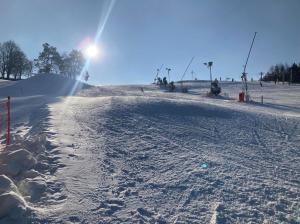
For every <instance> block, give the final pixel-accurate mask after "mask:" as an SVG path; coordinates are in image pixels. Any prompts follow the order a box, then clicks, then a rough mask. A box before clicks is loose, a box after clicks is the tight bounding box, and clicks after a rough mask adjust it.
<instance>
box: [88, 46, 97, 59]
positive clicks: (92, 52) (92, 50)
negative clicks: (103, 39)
mask: <svg viewBox="0 0 300 224" xmlns="http://www.w3.org/2000/svg"><path fill="white" fill-rule="evenodd" d="M98 55H99V48H98V46H96V45H94V44H93V45H89V46H88V47H87V48H86V49H85V56H86V57H87V58H91V59H92V58H96V57H97V56H98Z"/></svg>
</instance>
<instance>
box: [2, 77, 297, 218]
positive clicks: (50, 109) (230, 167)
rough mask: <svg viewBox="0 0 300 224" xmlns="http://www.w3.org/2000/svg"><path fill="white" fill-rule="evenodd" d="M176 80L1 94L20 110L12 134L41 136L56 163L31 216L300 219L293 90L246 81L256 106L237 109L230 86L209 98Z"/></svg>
mask: <svg viewBox="0 0 300 224" xmlns="http://www.w3.org/2000/svg"><path fill="white" fill-rule="evenodd" d="M185 85H186V86H188V87H189V90H190V91H189V93H187V94H184V93H180V92H176V93H168V92H165V91H164V90H162V89H159V88H158V87H156V86H152V85H145V86H138V85H135V86H106V87H104V86H103V87H90V88H88V89H85V90H83V91H81V92H80V93H79V94H78V95H77V96H67V97H66V96H65V95H64V96H62V97H61V96H60V95H57V96H53V95H52V96H49V94H44V96H40V95H43V94H41V93H39V96H36V95H35V96H29V95H27V96H26V97H23V98H22V97H15V98H13V101H14V102H15V105H16V106H15V107H16V108H17V107H20V108H22V107H24V110H25V111H26V109H25V108H31V109H28V111H27V112H26V113H25V114H28V118H30V119H27V120H26V118H23V119H21V118H18V117H22V116H21V113H18V112H17V111H16V112H15V118H16V120H18V119H19V120H20V122H21V120H22V122H21V123H20V122H15V127H16V130H18V131H16V132H18V133H23V132H25V133H29V134H27V135H38V134H40V133H44V134H46V135H47V138H48V140H49V141H50V144H49V145H48V146H47V150H48V152H49V155H48V156H49V157H50V158H51V157H52V158H53V160H51V159H50V161H54V160H55V161H57V162H56V163H55V164H54V166H57V167H56V169H55V172H54V173H53V172H52V173H51V174H47V173H46V175H53V176H54V177H55V182H56V184H54V183H52V182H51V181H49V183H48V182H47V185H48V186H47V189H48V190H46V192H45V196H44V197H43V198H42V199H41V200H40V201H39V202H36V203H33V204H32V206H33V207H36V208H39V209H37V210H36V211H34V216H33V217H35V218H34V221H36V222H37V223H300V218H299V217H300V182H299V180H300V152H299V145H300V86H299V85H292V86H288V85H287V84H285V85H282V84H279V85H276V86H275V85H274V84H273V83H263V88H261V87H260V85H259V83H250V93H251V95H252V98H253V99H254V100H257V101H259V102H260V96H261V95H264V104H260V103H255V102H253V103H250V104H243V103H238V102H237V100H236V99H237V96H238V92H239V91H240V88H241V85H240V83H222V88H223V92H224V93H225V95H223V96H221V97H217V98H208V97H206V92H207V91H208V86H209V84H208V83H207V82H190V83H185ZM141 87H143V90H144V92H142V91H141ZM7 88H8V87H7ZM0 93H2V92H1V89H0ZM23 99H25V102H26V103H27V104H28V105H30V106H28V105H27V106H25V105H22V102H23ZM30 99H31V100H30ZM32 99H34V100H32ZM31 102H32V103H31ZM34 102H36V103H34ZM41 105H43V106H41ZM32 111H34V113H35V114H36V115H34V114H32ZM25 127H26V129H25ZM24 130H25V131H24ZM25 136H26V134H25ZM52 165H53V164H52ZM58 183H59V184H58ZM58 186H59V187H58Z"/></svg>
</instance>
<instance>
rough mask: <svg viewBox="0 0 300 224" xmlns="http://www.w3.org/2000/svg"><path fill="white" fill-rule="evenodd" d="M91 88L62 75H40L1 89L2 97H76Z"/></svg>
mask: <svg viewBox="0 0 300 224" xmlns="http://www.w3.org/2000/svg"><path fill="white" fill-rule="evenodd" d="M89 87H91V86H90V85H87V84H85V83H82V82H80V81H76V80H73V79H69V78H66V77H63V76H62V75H57V74H40V75H36V76H33V77H31V78H28V79H24V80H20V81H16V82H14V83H13V84H11V85H9V86H4V87H3V88H0V97H3V96H14V97H17V96H33V95H50V96H66V95H74V94H75V93H77V92H78V91H79V90H81V89H86V88H89Z"/></svg>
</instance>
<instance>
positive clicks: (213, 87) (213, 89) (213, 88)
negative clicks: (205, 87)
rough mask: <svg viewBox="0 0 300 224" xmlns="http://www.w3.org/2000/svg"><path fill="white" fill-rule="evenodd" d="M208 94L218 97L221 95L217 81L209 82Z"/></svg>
mask: <svg viewBox="0 0 300 224" xmlns="http://www.w3.org/2000/svg"><path fill="white" fill-rule="evenodd" d="M210 92H211V94H212V95H215V96H217V95H219V94H220V93H221V87H220V86H219V81H218V80H217V79H215V80H214V81H213V82H211V86H210Z"/></svg>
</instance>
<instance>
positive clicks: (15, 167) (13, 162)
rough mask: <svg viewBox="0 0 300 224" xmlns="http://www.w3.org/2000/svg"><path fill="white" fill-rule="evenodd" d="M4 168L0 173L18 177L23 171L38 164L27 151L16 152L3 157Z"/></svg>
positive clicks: (2, 167)
mask: <svg viewBox="0 0 300 224" xmlns="http://www.w3.org/2000/svg"><path fill="white" fill-rule="evenodd" d="M1 157H2V158H1V160H2V166H1V168H0V172H1V173H4V174H6V175H9V176H13V177H14V176H17V175H19V174H20V173H21V172H22V171H23V170H28V169H31V168H32V167H33V166H34V165H35V164H36V163H37V162H36V159H35V158H34V157H33V156H32V154H31V153H30V152H29V151H27V150H26V149H19V150H15V151H13V152H10V153H8V154H7V153H5V154H3V155H1Z"/></svg>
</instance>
